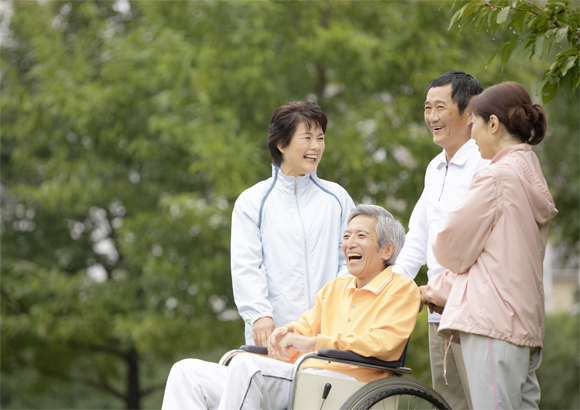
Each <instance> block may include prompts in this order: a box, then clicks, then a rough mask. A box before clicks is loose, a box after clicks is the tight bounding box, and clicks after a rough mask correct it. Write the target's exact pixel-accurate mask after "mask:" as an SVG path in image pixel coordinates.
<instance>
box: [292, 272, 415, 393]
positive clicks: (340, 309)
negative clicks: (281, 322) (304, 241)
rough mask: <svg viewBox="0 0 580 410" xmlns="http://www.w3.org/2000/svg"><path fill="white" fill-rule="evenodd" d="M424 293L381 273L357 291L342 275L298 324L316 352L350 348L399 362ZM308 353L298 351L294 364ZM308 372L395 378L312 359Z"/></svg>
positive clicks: (412, 284) (352, 280)
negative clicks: (323, 370) (314, 369)
mask: <svg viewBox="0 0 580 410" xmlns="http://www.w3.org/2000/svg"><path fill="white" fill-rule="evenodd" d="M420 301H421V295H420V293H419V289H418V288H417V285H416V284H415V282H414V281H413V280H412V279H410V278H408V277H406V276H403V275H399V274H398V273H393V272H391V268H390V267H389V268H387V269H385V270H384V271H382V272H381V273H380V274H379V275H378V276H377V277H375V278H374V279H373V280H372V281H371V282H370V283H369V284H368V285H366V286H364V287H363V288H361V289H357V288H356V278H355V277H354V276H350V275H349V276H341V277H338V278H336V279H334V280H332V281H330V282H329V283H327V284H326V285H325V286H324V287H323V288H322V289H321V290H320V292H318V295H317V297H316V303H315V305H314V307H313V308H312V309H310V310H309V311H307V312H306V313H304V314H303V315H302V316H301V317H300V319H298V321H297V322H292V323H289V324H288V325H286V326H285V327H288V326H289V325H290V324H291V325H293V326H294V329H295V331H296V332H297V333H299V334H301V335H304V336H309V337H313V336H317V337H318V341H317V343H316V350H317V351H318V350H320V349H337V350H349V351H352V352H355V353H358V354H360V355H363V356H367V357H376V358H379V359H381V360H385V361H390V360H398V359H399V357H401V354H402V352H403V349H404V348H405V344H406V343H407V340H408V339H409V337H410V336H411V332H413V329H414V327H415V322H416V320H417V312H418V311H419V304H420ZM302 354H303V352H295V353H294V354H293V355H292V356H291V361H292V362H295V361H296V360H297V359H298V357H300V355H302ZM303 367H305V368H308V367H310V368H321V369H327V370H332V371H336V372H340V373H345V374H348V375H349V376H352V377H354V378H356V379H357V380H359V381H361V382H370V381H373V380H375V379H378V378H381V377H386V376H390V375H391V373H390V372H383V371H380V370H374V369H366V368H362V367H358V366H349V365H343V364H339V363H328V362H325V361H320V360H309V361H307V362H306V363H305V365H304V366H303Z"/></svg>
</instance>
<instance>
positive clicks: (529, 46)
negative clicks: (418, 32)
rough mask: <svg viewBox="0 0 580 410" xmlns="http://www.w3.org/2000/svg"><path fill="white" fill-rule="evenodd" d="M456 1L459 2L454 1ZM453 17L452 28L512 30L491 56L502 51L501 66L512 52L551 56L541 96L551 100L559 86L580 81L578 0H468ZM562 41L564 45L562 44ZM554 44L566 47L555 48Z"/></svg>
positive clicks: (532, 55)
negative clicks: (470, 27)
mask: <svg viewBox="0 0 580 410" xmlns="http://www.w3.org/2000/svg"><path fill="white" fill-rule="evenodd" d="M453 3H454V4H456V3H458V2H457V1H455V0H454V1H453ZM461 3H465V5H464V6H463V7H461V8H460V9H459V10H457V12H455V14H454V15H453V18H452V19H451V23H450V25H449V28H451V27H453V26H454V25H456V24H457V25H458V26H459V27H461V26H463V27H468V26H475V27H476V28H477V29H478V30H480V29H482V28H484V27H488V28H490V29H491V30H492V31H494V32H496V31H498V30H499V31H505V32H507V31H511V32H512V33H513V36H511V38H510V39H509V40H508V41H506V42H504V43H502V44H501V45H500V46H499V47H498V48H497V49H496V51H495V52H494V53H493V54H492V56H491V59H490V61H491V60H493V59H494V58H495V56H496V55H497V54H498V53H499V52H500V51H501V65H502V68H503V67H504V66H505V65H506V64H507V62H508V61H509V59H510V57H512V55H517V56H518V57H520V58H532V57H534V56H536V57H538V58H540V59H542V58H545V57H547V58H548V60H550V63H549V67H548V69H547V70H546V71H545V72H544V75H543V77H542V87H541V89H542V98H543V100H544V103H547V102H548V101H550V100H551V99H552V98H554V96H555V95H556V93H557V92H558V88H559V87H560V88H564V89H566V88H572V90H573V91H575V90H576V89H577V88H578V86H579V85H580V49H579V48H578V47H579V44H578V43H579V40H580V7H579V6H580V4H579V3H578V2H577V1H573V0H572V1H570V0H564V1H556V0H548V1H545V0H544V1H530V0H512V1H508V0H498V1H469V2H461ZM562 45H563V47H562ZM554 46H558V47H559V49H562V48H564V50H563V51H558V50H556V51H555V52H554V51H553V48H554Z"/></svg>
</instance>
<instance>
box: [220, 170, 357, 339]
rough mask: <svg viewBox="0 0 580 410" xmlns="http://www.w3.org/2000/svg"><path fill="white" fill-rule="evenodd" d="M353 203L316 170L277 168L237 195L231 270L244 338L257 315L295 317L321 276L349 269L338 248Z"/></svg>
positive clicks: (280, 321) (278, 319) (279, 320)
mask: <svg viewBox="0 0 580 410" xmlns="http://www.w3.org/2000/svg"><path fill="white" fill-rule="evenodd" d="M353 207H354V203H353V201H352V199H351V198H350V196H349V195H348V193H347V192H346V191H345V190H344V188H342V187H341V186H340V185H338V184H336V183H333V182H328V181H324V180H322V179H319V178H318V177H317V176H316V173H311V174H306V175H305V176H302V177H288V176H286V175H284V174H283V173H282V171H280V169H279V168H278V167H276V166H273V167H272V177H271V178H269V179H267V180H265V181H262V182H259V183H258V184H256V185H254V186H253V187H251V188H249V189H247V190H245V191H244V192H243V193H242V194H241V195H240V196H239V197H238V199H237V201H236V204H235V206H234V212H233V215H232V241H231V268H232V282H233V290H234V299H235V302H236V305H237V307H238V311H239V313H240V316H241V317H242V318H243V319H244V321H245V324H246V326H245V336H246V343H247V344H254V341H253V340H254V338H253V331H252V326H253V324H254V322H255V321H256V320H257V319H259V318H261V317H265V316H270V317H272V318H273V319H274V323H275V325H276V327H280V326H283V325H285V324H287V323H289V322H291V321H294V320H298V318H299V317H300V315H302V313H304V312H305V311H307V310H308V309H310V308H312V307H313V306H314V302H315V300H316V293H317V292H318V291H319V290H320V289H321V288H322V287H323V286H324V285H325V284H326V283H327V282H329V281H330V280H332V279H334V278H336V277H337V276H341V275H346V274H348V271H347V269H346V262H345V259H344V255H343V253H342V249H341V246H342V236H343V233H344V230H345V229H346V225H347V222H346V221H347V218H348V215H349V214H350V211H351V210H352V208H353Z"/></svg>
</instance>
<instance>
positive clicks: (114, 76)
mask: <svg viewBox="0 0 580 410" xmlns="http://www.w3.org/2000/svg"><path fill="white" fill-rule="evenodd" d="M11 10H12V11H13V15H12V17H11V19H10V22H9V26H8V27H9V29H10V33H9V36H8V37H7V38H6V39H5V41H4V42H3V44H2V49H1V53H2V59H1V61H0V71H1V74H2V80H3V81H2V83H1V84H0V92H1V93H2V99H1V100H0V104H1V113H0V116H1V118H0V119H1V122H2V145H1V147H0V155H1V159H2V161H1V171H2V175H1V183H2V191H1V192H0V200H1V205H2V210H1V211H2V221H1V225H0V228H1V233H2V260H1V268H2V277H1V278H0V292H1V295H2V299H1V301H0V303H1V304H0V308H1V322H0V330H1V337H2V351H1V354H2V356H1V359H2V369H1V371H2V375H3V377H2V381H1V383H2V390H1V391H0V392H1V396H0V398H1V404H2V407H4V408H11V407H12V408H13V407H17V406H20V407H37V408H49V407H53V408H59V407H63V406H64V405H65V402H66V403H70V404H66V405H68V406H69V407H80V406H86V407H91V405H90V404H89V403H93V404H92V407H98V408H118V407H120V404H119V403H122V405H123V406H124V407H126V408H143V407H152V408H156V407H159V404H160V402H159V399H160V394H161V390H160V389H161V388H162V387H163V383H164V381H165V378H166V376H167V373H168V371H169V368H170V366H171V364H172V362H174V361H175V360H178V359H181V358H184V357H187V356H192V355H195V356H197V355H206V356H205V357H213V358H215V355H216V354H217V353H216V352H220V351H221V352H223V351H225V350H227V349H230V348H232V347H236V346H237V345H240V344H241V343H242V342H243V323H242V321H241V320H240V319H239V318H237V315H236V311H235V306H234V303H233V297H232V289H231V279H230V272H229V235H230V228H229V226H230V215H231V211H232V208H233V203H234V201H235V199H236V198H237V197H238V195H239V194H240V193H241V192H242V191H243V190H244V189H246V188H248V187H250V186H251V185H253V184H255V183H256V182H258V181H260V180H262V179H265V178H267V177H268V176H269V175H270V172H271V170H270V167H269V162H270V160H269V154H268V151H267V148H266V144H265V135H266V131H267V124H268V122H269V118H270V115H271V114H272V112H273V110H274V109H275V108H276V107H278V106H279V105H281V104H282V103H284V102H285V101H287V100H290V99H296V100H297V99H304V98H313V99H316V100H318V102H319V104H320V105H321V106H322V107H323V108H324V110H325V111H326V112H327V114H328V116H329V120H330V125H329V129H328V132H327V149H326V152H325V157H324V159H323V161H322V163H321V166H320V168H319V175H320V176H321V177H322V178H325V179H328V180H332V181H336V182H338V183H340V184H341V185H343V186H344V187H345V188H346V189H347V190H348V191H349V192H350V194H351V195H352V197H353V199H354V200H355V202H357V203H358V202H372V203H377V204H380V205H384V206H386V207H387V208H388V209H390V210H391V211H392V212H393V213H394V214H395V215H397V216H398V217H399V218H400V219H401V220H403V221H405V222H406V221H408V218H409V215H410V213H411V211H412V208H413V206H414V204H415V202H416V201H417V199H418V198H419V195H420V192H421V190H422V185H423V173H424V170H425V167H426V165H427V163H428V162H429V161H430V159H431V158H432V157H433V156H435V155H436V154H437V152H438V151H439V149H438V148H437V147H436V146H434V144H433V143H432V141H431V136H430V135H429V132H428V130H427V128H426V127H425V125H424V123H423V117H422V111H423V110H422V105H423V101H424V98H425V94H426V88H427V86H428V84H429V82H430V81H431V80H432V79H433V78H434V77H436V76H438V75H440V74H441V73H443V72H446V71H448V70H451V69H456V68H460V69H463V70H465V71H467V72H470V73H473V74H475V75H476V76H477V77H478V78H479V79H480V80H481V81H482V83H483V84H484V85H486V86H487V85H491V84H494V83H497V82H500V81H502V80H507V79H510V80H516V81H519V82H522V83H523V84H524V85H526V86H527V87H532V85H533V84H534V83H537V82H539V80H540V77H541V74H540V71H539V70H538V69H536V68H534V67H533V66H530V65H529V64H528V65H526V66H525V67H526V69H525V70H522V69H521V67H517V66H516V65H515V64H512V65H510V66H507V67H506V68H505V69H504V71H503V72H502V71H501V70H500V66H499V64H489V65H488V68H487V69H485V67H486V61H487V59H488V58H487V56H488V55H490V54H491V53H492V52H493V50H494V49H495V48H497V43H499V42H501V41H505V40H506V39H504V38H503V37H502V36H501V35H498V36H497V40H493V38H494V37H493V36H492V35H491V34H490V33H479V34H478V33H476V32H475V30H469V29H466V30H465V31H463V32H462V34H461V35H458V34H457V33H455V32H449V31H447V30H446V28H447V22H448V21H449V20H450V19H451V17H452V15H451V11H450V10H448V9H445V8H439V5H438V4H437V3H434V2H425V3H419V2H412V1H410V2H397V3H396V4H394V3H390V2H312V3H304V2H276V1H267V2H196V1H189V2H184V1H176V2H131V3H126V2H120V1H74V2H50V1H48V2H44V3H42V2H36V1H30V2H29V1H18V2H13V4H12V8H11ZM557 98H559V96H558V97H557ZM554 101H556V100H554ZM566 110H567V108H566V107H565V104H564V109H562V115H563V116H564V114H565V113H566V112H569V111H566ZM568 117H572V115H569V116H568ZM573 129H574V128H571V129H570V128H568V125H567V123H565V122H564V123H563V124H562V126H561V128H560V131H561V133H562V138H563V140H564V141H567V142H569V141H570V139H571V140H574V138H575V137H574V135H575V134H574V133H573V132H572V131H571V130H573ZM566 136H568V137H569V138H570V139H565V137H566ZM568 154H569V153H568V152H566V153H565V154H564V155H566V156H565V157H564V159H563V160H562V161H567V162H572V161H570V160H568V156H567V155H568ZM575 160H576V158H575V159H574V161H575ZM571 171H572V169H571V168H567V169H564V168H559V169H556V170H555V171H554V172H555V173H556V174H558V175H564V178H567V177H568V175H569V172H571ZM549 183H550V184H551V181H550V180H549ZM556 189H557V190H558V191H557V192H556V194H560V193H561V190H565V189H566V188H565V187H562V186H561V185H557V186H556ZM567 206H570V207H572V206H576V208H573V209H577V202H574V200H573V199H572V198H570V201H569V202H568V205H567ZM560 210H561V212H562V208H561V207H560ZM562 235H563V236H566V235H568V231H562ZM423 330H424V329H423ZM418 335H419V336H418V338H417V340H416V341H415V339H412V341H411V347H410V350H413V349H419V350H420V351H421V352H423V353H424V349H423V348H421V347H419V346H422V343H423V340H422V339H423V338H424V336H423V337H421V336H420V335H424V332H423V331H421V332H419V333H418ZM414 343H416V345H415V346H416V347H413V346H414ZM415 356H416V357H417V359H416V360H417V361H416V362H415V363H417V366H422V367H424V366H425V355H424V354H422V355H420V354H417V355H415ZM419 357H420V359H419ZM410 360H411V359H410ZM410 364H411V365H413V362H412V361H410ZM416 374H418V375H419V377H421V378H426V377H428V371H424V369H423V370H420V369H417V372H416ZM31 375H33V377H29V376H31ZM12 380H14V382H12ZM30 380H32V381H30ZM55 380H56V381H55ZM58 380H62V382H60V381H58ZM423 380H424V381H428V380H427V379H423ZM16 383H19V384H16ZM63 383H74V386H76V387H75V389H74V394H78V395H82V397H75V396H74V395H73V394H71V393H69V392H68V391H67V392H64V389H62V390H61V391H62V393H61V394H60V396H59V395H57V394H56V393H55V389H56V388H62V386H64V385H65V384H63ZM69 385H70V384H69ZM93 388H96V389H98V390H100V392H102V393H101V394H99V395H95V396H94V397H95V399H94V401H92V402H91V401H90V400H89V397H87V396H88V395H89V392H90V390H89V389H93ZM33 393H37V394H39V396H38V398H35V397H36V396H35V395H34V394H33ZM59 400H60V402H59Z"/></svg>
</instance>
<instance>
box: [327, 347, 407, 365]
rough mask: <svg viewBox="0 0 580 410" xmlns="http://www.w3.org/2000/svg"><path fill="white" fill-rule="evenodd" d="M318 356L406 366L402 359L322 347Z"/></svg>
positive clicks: (363, 362) (371, 363)
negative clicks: (384, 358)
mask: <svg viewBox="0 0 580 410" xmlns="http://www.w3.org/2000/svg"><path fill="white" fill-rule="evenodd" d="M318 356H322V357H328V358H331V359H343V360H348V361H351V362H357V363H361V364H370V365H373V366H381V367H386V368H391V369H392V368H398V367H404V363H401V359H399V360H393V361H390V362H385V361H384V360H380V359H377V358H376V357H365V356H361V355H360V354H357V353H354V352H349V351H345V350H334V349H321V350H319V351H318Z"/></svg>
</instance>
